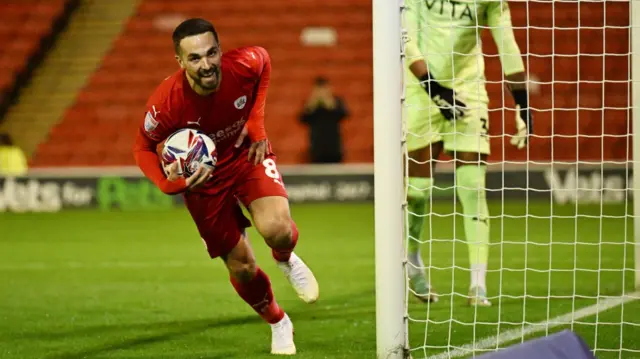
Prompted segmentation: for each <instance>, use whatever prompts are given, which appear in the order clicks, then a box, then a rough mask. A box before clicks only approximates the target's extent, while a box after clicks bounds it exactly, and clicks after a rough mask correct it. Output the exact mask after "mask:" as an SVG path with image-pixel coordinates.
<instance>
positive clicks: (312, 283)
mask: <svg viewBox="0 0 640 359" xmlns="http://www.w3.org/2000/svg"><path fill="white" fill-rule="evenodd" d="M276 264H277V266H278V268H280V270H282V272H283V273H284V276H285V277H286V278H287V280H289V283H291V286H293V289H295V291H296V293H298V297H300V299H302V300H303V301H304V302H305V303H313V302H315V301H316V300H318V296H319V295H320V289H319V288H318V281H317V280H316V277H314V275H313V273H312V272H311V269H309V267H307V265H306V264H304V262H303V261H302V259H300V257H298V256H297V255H296V254H295V253H293V252H292V253H291V257H290V258H289V261H288V262H278V261H276Z"/></svg>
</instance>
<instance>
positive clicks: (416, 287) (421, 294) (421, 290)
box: [409, 273, 438, 303]
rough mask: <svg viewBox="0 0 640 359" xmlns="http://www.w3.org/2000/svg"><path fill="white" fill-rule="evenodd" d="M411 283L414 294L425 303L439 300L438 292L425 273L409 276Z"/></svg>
mask: <svg viewBox="0 0 640 359" xmlns="http://www.w3.org/2000/svg"><path fill="white" fill-rule="evenodd" d="M409 285H410V287H411V290H412V291H413V295H414V296H415V297H416V298H418V299H419V300H420V301H422V302H424V303H429V302H431V303H435V302H437V301H438V294H436V292H435V291H434V290H433V288H431V285H429V282H428V281H427V279H426V278H425V277H424V274H422V273H418V274H416V275H413V276H411V277H409Z"/></svg>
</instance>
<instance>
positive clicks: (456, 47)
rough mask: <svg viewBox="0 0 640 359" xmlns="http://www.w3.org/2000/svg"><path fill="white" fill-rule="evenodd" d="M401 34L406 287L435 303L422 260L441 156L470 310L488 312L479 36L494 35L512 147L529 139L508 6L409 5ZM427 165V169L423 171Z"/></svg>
mask: <svg viewBox="0 0 640 359" xmlns="http://www.w3.org/2000/svg"><path fill="white" fill-rule="evenodd" d="M403 20H404V27H405V29H406V30H407V31H408V38H407V40H406V44H405V53H406V57H407V61H406V65H407V67H408V70H409V71H406V74H407V75H406V78H405V83H406V102H405V104H406V106H405V113H404V116H405V119H406V123H407V131H408V135H407V148H408V152H409V156H410V157H411V159H412V160H410V161H409V164H408V172H409V179H408V185H409V186H408V191H407V198H408V206H409V208H408V209H409V211H410V212H411V213H412V214H410V217H409V238H408V241H409V243H408V255H409V264H408V273H409V280H410V286H411V289H412V290H413V292H414V293H415V295H416V296H417V297H418V298H419V299H421V300H422V301H437V299H438V297H437V294H436V293H435V291H434V290H433V289H432V288H431V286H430V284H429V282H428V280H427V278H426V277H425V273H424V269H423V268H424V264H423V262H422V258H421V255H420V242H419V241H418V240H419V239H420V237H421V233H422V225H423V222H424V217H425V214H426V213H427V211H428V209H427V204H428V202H429V196H430V193H431V187H432V186H433V176H432V173H433V170H434V169H435V162H434V161H433V160H435V159H437V158H438V156H439V155H440V153H441V152H442V151H444V152H445V153H447V154H450V155H452V156H453V157H454V158H455V166H456V170H455V178H456V189H457V195H458V199H459V201H460V204H461V205H462V211H463V215H464V233H465V237H466V241H467V244H468V248H469V264H470V267H471V271H470V272H471V283H470V288H469V305H475V306H490V305H491V302H490V301H489V300H488V298H487V289H486V272H487V261H488V254H489V253H488V252H489V227H490V221H489V211H488V208H487V199H486V195H485V182H486V181H485V177H486V171H487V168H486V161H487V157H488V155H489V153H490V148H489V138H488V134H487V132H488V130H489V113H488V112H489V111H488V104H489V98H488V96H487V91H486V89H485V86H484V84H485V81H486V78H485V76H484V61H483V54H482V43H481V41H480V33H479V32H480V31H481V29H482V28H483V27H488V28H489V29H490V30H491V35H492V36H493V39H494V40H495V42H496V45H497V47H498V50H499V52H500V61H501V63H502V69H503V72H504V74H505V79H506V82H507V84H508V89H509V90H510V92H511V95H512V96H513V99H514V101H515V103H516V108H517V111H516V128H517V133H516V134H515V135H514V136H513V137H512V139H511V144H512V145H514V146H515V147H517V148H518V149H522V148H524V147H525V146H526V143H527V137H528V135H529V134H530V133H531V131H532V116H531V113H530V111H529V104H528V100H527V98H528V96H527V90H526V84H525V73H524V64H523V61H522V58H521V54H520V49H519V48H518V45H517V44H516V41H515V38H514V35H513V30H512V25H511V15H510V12H509V6H508V4H507V2H506V0H504V1H477V0H476V1H449V0H433V1H424V0H412V1H409V2H408V4H407V8H406V11H405V16H404V19H403ZM425 164H426V165H425Z"/></svg>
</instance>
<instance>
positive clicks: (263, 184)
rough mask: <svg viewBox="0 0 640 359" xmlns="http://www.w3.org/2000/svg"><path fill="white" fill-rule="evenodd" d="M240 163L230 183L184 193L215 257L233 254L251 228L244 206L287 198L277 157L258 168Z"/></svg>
mask: <svg viewBox="0 0 640 359" xmlns="http://www.w3.org/2000/svg"><path fill="white" fill-rule="evenodd" d="M240 161H242V162H241V164H240V165H239V166H233V167H234V169H233V171H234V176H232V177H230V178H229V179H228V180H225V181H223V182H221V183H216V184H215V186H214V187H212V188H211V190H207V191H203V192H189V191H188V192H186V193H185V194H184V199H185V204H186V206H187V209H188V210H189V213H190V214H191V217H192V218H193V220H194V222H195V223H196V226H197V227H198V231H199V232H200V236H201V237H202V239H203V240H204V242H205V245H206V246H207V251H208V252H209V256H211V258H216V257H219V256H224V255H226V254H228V253H229V252H231V250H232V249H233V248H234V247H235V246H236V245H237V244H238V242H239V241H240V236H241V235H242V234H243V233H244V231H245V228H247V227H250V226H251V222H250V221H249V219H247V217H245V216H244V214H243V213H242V209H241V207H240V204H242V205H244V206H245V207H246V208H249V204H251V202H253V201H254V200H256V199H258V198H263V197H270V196H279V197H285V198H286V197H287V192H286V190H285V188H284V182H282V176H281V175H280V172H278V169H277V168H276V162H275V156H273V155H270V156H267V158H266V159H265V160H264V161H263V162H262V163H261V164H258V165H255V166H254V165H253V163H249V162H248V161H247V160H246V157H243V158H242V160H240ZM214 177H215V171H214Z"/></svg>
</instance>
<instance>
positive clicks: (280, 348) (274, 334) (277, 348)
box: [271, 314, 296, 355]
mask: <svg viewBox="0 0 640 359" xmlns="http://www.w3.org/2000/svg"><path fill="white" fill-rule="evenodd" d="M295 353H296V345H295V343H294V342H293V323H291V319H289V316H288V315H287V314H285V315H284V317H283V318H282V319H281V320H280V321H279V322H277V323H276V324H271V354H275V355H294V354H295Z"/></svg>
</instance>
